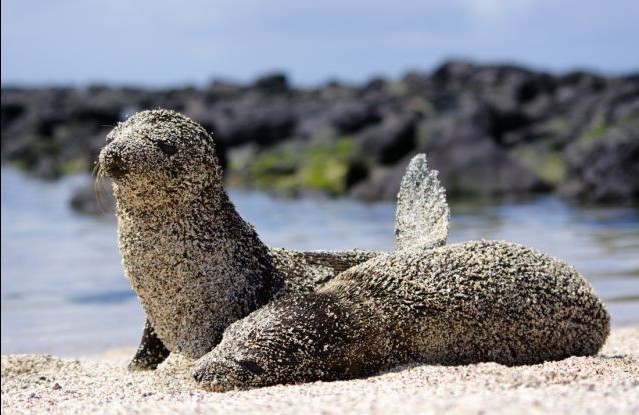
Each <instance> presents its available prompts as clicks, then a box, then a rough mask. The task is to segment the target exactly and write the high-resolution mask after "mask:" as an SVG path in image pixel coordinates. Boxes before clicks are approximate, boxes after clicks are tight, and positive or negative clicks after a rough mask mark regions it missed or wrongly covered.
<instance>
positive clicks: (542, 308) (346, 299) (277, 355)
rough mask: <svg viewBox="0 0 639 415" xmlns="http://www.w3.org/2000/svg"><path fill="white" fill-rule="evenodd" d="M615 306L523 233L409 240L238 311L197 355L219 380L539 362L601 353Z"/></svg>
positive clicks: (206, 377) (210, 379)
mask: <svg viewBox="0 0 639 415" xmlns="http://www.w3.org/2000/svg"><path fill="white" fill-rule="evenodd" d="M608 332H609V315H608V313H607V312H606V310H605V308H604V306H603V304H602V302H601V301H600V300H599V298H598V297H597V295H596V294H595V292H594V291H593V289H592V287H591V286H590V284H589V283H588V282H587V281H586V280H585V279H584V278H583V277H582V276H581V275H579V273H578V272H577V271H576V270H575V269H574V268H573V267H571V266H569V265H567V264H566V263H564V262H562V261H560V260H557V259H555V258H553V257H550V256H548V255H546V254H543V253H541V252H539V251H536V250H534V249H531V248H527V247H524V246H521V245H517V244H513V243H507V242H499V241H471V242H465V243H460V244H454V245H447V246H442V247H438V248H429V249H423V248H422V247H420V246H415V247H409V248H406V249H402V250H399V251H397V252H395V253H388V254H383V255H380V256H378V257H376V258H373V259H371V260H369V261H367V262H365V263H363V264H360V265H357V266H355V267H353V268H351V269H349V270H347V271H345V272H343V273H341V274H340V275H338V276H337V277H335V278H333V279H332V280H331V281H329V282H327V283H326V284H324V285H323V286H321V287H320V288H318V289H317V290H316V291H315V292H313V293H309V294H304V295H301V296H300V295H298V296H286V297H284V298H281V299H278V300H276V301H274V302H272V303H269V304H268V305H266V306H265V307H262V308H261V309H259V310H258V311H256V312H254V313H252V314H250V315H249V316H248V317H246V318H244V319H242V320H240V321H237V322H235V323H233V324H232V325H231V326H230V327H229V328H228V329H227V330H226V332H225V333H224V336H223V339H222V341H221V343H220V344H219V345H218V346H217V347H216V348H215V349H214V350H213V351H212V352H211V353H209V354H208V355H206V356H204V357H203V358H202V359H200V360H199V361H198V362H197V363H196V365H195V368H194V376H195V378H196V379H197V380H198V381H200V382H201V383H202V385H203V386H205V387H207V388H209V389H212V390H227V389H232V388H244V387H255V386H265V385H270V384H275V383H291V382H306V381H313V380H333V379H348V378H352V377H359V376H365V375H369V374H371V373H375V372H378V371H379V370H381V369H385V368H389V367H392V366H395V365H398V364H403V363H409V362H425V363H437V364H464V363H473V362H480V361H493V362H497V363H502V364H506V365H518V364H533V363H540V362H543V361H546V360H557V359H562V358H565V357H568V356H573V355H576V356H581V355H591V354H595V353H596V352H597V351H598V350H599V349H600V348H601V347H602V345H603V343H604V341H605V339H606V337H607V335H608Z"/></svg>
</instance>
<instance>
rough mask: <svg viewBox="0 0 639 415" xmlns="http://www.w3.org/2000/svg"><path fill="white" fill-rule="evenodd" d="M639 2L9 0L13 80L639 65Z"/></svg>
mask: <svg viewBox="0 0 639 415" xmlns="http://www.w3.org/2000/svg"><path fill="white" fill-rule="evenodd" d="M638 16H639V1H637V0H606V1H599V0H593V1H591V0H581V1H579V0H441V1H434V0H409V1H402V0H393V1H383V2H377V1H375V0H362V1H360V0H356V1H349V0H337V1H333V0H320V1H304V0H302V1H300V0H268V1H267V0H217V1H212V0H211V1H205V0H190V1H188V0H187V1H184V0H165V1H160V0H108V1H96V0H3V1H2V49H1V51H2V83H3V84H4V85H6V84H39V85H42V84H77V85H83V84H88V83H110V84H119V85H121V84H141V85H146V86H168V85H182V84H187V83H195V84H200V85H201V84H205V83H206V82H208V81H210V80H211V79H212V78H226V79H231V80H237V81H247V80H250V79H252V78H254V77H255V76H256V75H258V74H261V73H265V72H269V71H273V70H283V71H286V72H287V73H288V74H289V75H290V77H291V78H292V80H293V81H294V82H295V83H297V84H301V85H311V84H317V83H320V82H324V81H326V80H328V79H340V80H344V81H350V82H362V81H364V80H365V79H367V78H369V77H371V76H377V75H381V76H390V77H397V76H400V75H401V74H403V73H405V72H406V71H407V70H411V69H418V70H430V69H432V68H433V67H434V66H436V65H437V64H439V63H441V62H442V61H444V60H445V59H448V58H465V59H472V60H476V61H479V62H515V63H521V64H526V65H531V66H533V67H536V68H541V69H547V70H551V71H567V70H572V69H592V70H596V71H599V72H604V73H612V74H614V73H624V72H630V71H637V70H639V42H638V41H637V39H639V24H637V19H638Z"/></svg>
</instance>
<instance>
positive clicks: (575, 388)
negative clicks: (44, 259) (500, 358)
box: [2, 325, 639, 415]
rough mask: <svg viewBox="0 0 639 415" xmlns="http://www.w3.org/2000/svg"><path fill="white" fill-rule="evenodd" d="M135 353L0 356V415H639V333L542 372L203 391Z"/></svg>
mask: <svg viewBox="0 0 639 415" xmlns="http://www.w3.org/2000/svg"><path fill="white" fill-rule="evenodd" d="M133 351H134V349H133V348H121V349H115V350H111V351H108V352H106V353H102V354H100V355H93V356H84V357H79V358H76V359H62V358H57V357H53V356H47V355H3V356H2V413H3V414H5V413H7V414H10V413H45V412H48V413H50V412H54V413H78V414H79V413H88V412H100V413H220V414H222V413H223V414H235V413H279V414H294V413H302V412H303V413H304V414H305V415H310V414H327V413H328V414H332V413H335V414H338V413H357V414H372V413H392V414H401V413H406V414H409V413H447V414H477V413H521V414H533V413H553V414H577V413H593V414H616V413H619V414H629V413H638V412H639V325H635V326H625V327H613V329H612V333H611V335H610V337H609V339H608V341H607V342H606V345H605V346H604V348H603V349H602V350H601V352H600V353H599V354H598V355H597V356H591V357H571V358H568V359H565V360H561V361H557V362H546V363H543V364H539V365H531V366H515V367H507V366H503V365H498V364H496V363H479V364H473V365H463V366H437V365H408V366H402V367H399V368H395V369H393V370H390V371H386V372H384V373H381V374H379V375H376V376H372V377H369V378H365V379H356V380H350V381H338V382H312V383H306V384H299V385H278V386H273V387H267V388H259V389H251V390H245V391H231V392H227V393H212V392H205V391H203V390H201V389H199V388H198V387H197V385H196V384H195V382H194V381H193V380H192V379H191V377H190V375H189V367H190V363H189V362H188V361H187V360H186V359H184V358H182V357H181V356H177V355H176V356H172V357H170V358H169V359H168V361H167V362H165V363H164V364H162V365H161V366H160V367H159V368H158V370H157V371H155V372H133V373H132V372H128V371H127V370H126V363H127V362H128V359H129V358H130V357H131V355H132V353H133Z"/></svg>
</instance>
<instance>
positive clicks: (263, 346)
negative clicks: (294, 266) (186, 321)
mask: <svg viewBox="0 0 639 415" xmlns="http://www.w3.org/2000/svg"><path fill="white" fill-rule="evenodd" d="M360 319H361V314H360V313H358V310H352V309H350V308H349V307H347V306H346V305H344V304H343V303H341V302H340V301H339V300H338V299H337V298H336V297H334V296H332V295H327V294H322V293H317V292H314V293H307V294H306V295H288V296H285V297H283V298H281V299H278V300H275V301H273V302H271V303H268V304H267V305H266V306H264V307H262V308H260V309H258V310H256V311H254V312H253V313H251V314H250V315H248V316H247V317H245V318H244V319H242V320H239V321H236V322H234V323H233V324H231V325H230V326H229V327H228V328H227V329H226V331H225V332H224V335H223V337H222V341H221V342H220V343H219V344H218V345H217V346H216V347H215V349H213V350H212V351H211V352H210V353H208V354H206V355H205V356H204V357H202V358H201V359H199V360H198V361H197V362H196V363H195V365H194V366H193V370H192V375H193V377H194V378H195V380H196V381H197V382H198V383H199V384H200V386H201V387H203V388H204V389H207V390H210V391H214V392H223V391H227V390H231V389H246V388H253V387H261V386H267V385H274V384H277V383H294V382H303V381H305V380H306V379H317V380H332V379H336V378H346V379H347V378H350V377H353V376H354V375H356V374H362V373H368V372H369V371H370V368H368V367H367V364H368V363H367V362H368V359H362V358H361V356H367V357H371V359H372V360H374V357H375V356H376V353H377V351H376V346H375V344H374V343H375V342H374V340H373V337H372V335H371V334H370V333H365V332H364V331H363V329H362V326H361V325H360V324H359V320H360ZM364 350H365V351H364Z"/></svg>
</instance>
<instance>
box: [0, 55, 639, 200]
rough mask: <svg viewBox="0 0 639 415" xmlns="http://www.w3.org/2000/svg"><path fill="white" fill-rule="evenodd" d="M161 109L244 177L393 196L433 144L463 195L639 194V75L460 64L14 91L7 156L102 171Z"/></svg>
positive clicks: (248, 181)
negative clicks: (334, 76) (113, 137)
mask: <svg viewBox="0 0 639 415" xmlns="http://www.w3.org/2000/svg"><path fill="white" fill-rule="evenodd" d="M157 107H165V108H170V109H174V110H177V111H181V112H183V113H185V114H187V115H188V116H190V117H192V118H194V119H195V120H197V121H198V122H200V123H202V125H204V127H205V128H207V129H209V130H211V131H213V132H214V135H215V137H216V139H217V141H218V147H219V149H218V152H219V153H220V154H221V155H222V156H223V160H225V162H226V163H227V168H226V172H227V178H228V179H229V181H230V182H231V183H232V184H233V185H241V186H256V187H260V188H263V189H266V190H275V191H279V192H284V193H287V194H291V195H298V194H305V193H313V192H317V191H321V192H325V193H329V194H332V195H340V194H349V195H352V196H355V197H359V198H363V199H367V200H377V199H389V198H394V197H395V194H396V193H397V189H398V186H399V182H400V179H401V175H402V172H403V169H404V167H405V164H406V162H407V160H409V159H410V157H411V156H412V155H414V154H415V153H417V152H427V153H428V155H429V163H430V165H431V166H432V167H433V168H436V169H438V170H439V171H440V177H441V180H442V182H443V184H444V186H445V187H446V188H447V189H448V192H449V193H450V194H451V195H452V196H463V197H474V196H479V197H484V196H490V197H493V196H496V197H503V196H507V197H511V196H512V197H519V196H522V195H526V194H530V193H537V192H548V191H555V192H557V193H558V194H560V195H561V196H562V197H565V198H566V199H568V200H573V201H576V202H585V203H607V202H614V203H636V202H637V201H639V196H638V191H637V189H638V188H639V174H637V166H639V156H638V150H637V148H638V147H639V74H635V75H629V76H624V77H615V78H611V77H604V76H599V75H596V74H590V73H585V72H574V73H569V74H563V75H552V74H548V73H542V72H537V71H532V70H528V69H525V68H521V67H516V66H507V65H502V66H496V65H486V66H480V65H474V64H472V63H469V62H460V61H453V62H448V63H445V64H444V65H442V66H441V67H439V68H437V69H436V70H435V71H433V72H432V73H415V72H413V73H409V74H407V75H406V76H404V77H403V78H401V79H399V80H395V81H393V80H384V79H378V78H377V79H373V80H370V81H369V82H367V83H365V84H364V85H362V86H361V87H360V86H348V85H343V84H340V83H338V82H331V83H329V84H327V85H325V86H322V87H318V88H314V89H299V88H294V87H292V86H291V85H290V84H289V82H288V80H287V78H286V76H285V75H284V74H281V73H275V74H270V75H265V76H263V77H261V78H259V79H257V80H256V81H255V82H254V83H252V84H250V85H248V86H243V85H237V84H233V83H230V82H222V81H216V82H213V83H211V84H210V85H209V86H208V87H206V88H200V89H196V88H181V89H167V90H141V89H134V88H110V87H104V86H95V87H90V88H79V89H73V88H48V89H20V88H8V87H3V89H2V108H1V116H2V141H1V145H2V161H3V162H9V163H12V164H14V165H18V166H20V167H23V168H25V169H28V170H30V171H32V172H33V173H34V174H36V175H39V176H43V177H51V178H53V177H57V176H60V175H63V174H66V173H69V172H74V171H79V170H85V171H89V170H91V169H92V168H93V161H94V160H95V154H96V151H97V150H98V149H99V148H100V147H101V146H102V145H103V144H104V137H105V135H106V133H107V132H108V131H109V130H110V129H111V128H112V126H113V125H115V123H117V122H118V121H121V120H122V119H123V118H124V117H126V116H127V115H128V114H131V113H133V112H135V111H138V110H142V109H148V108H157ZM85 196H86V197H87V198H88V197H90V195H89V193H87V194H86V195H85ZM78 197H80V196H78ZM76 205H77V206H91V205H90V204H86V203H85V204H83V203H79V202H78V201H76ZM89 210H91V209H89Z"/></svg>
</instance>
